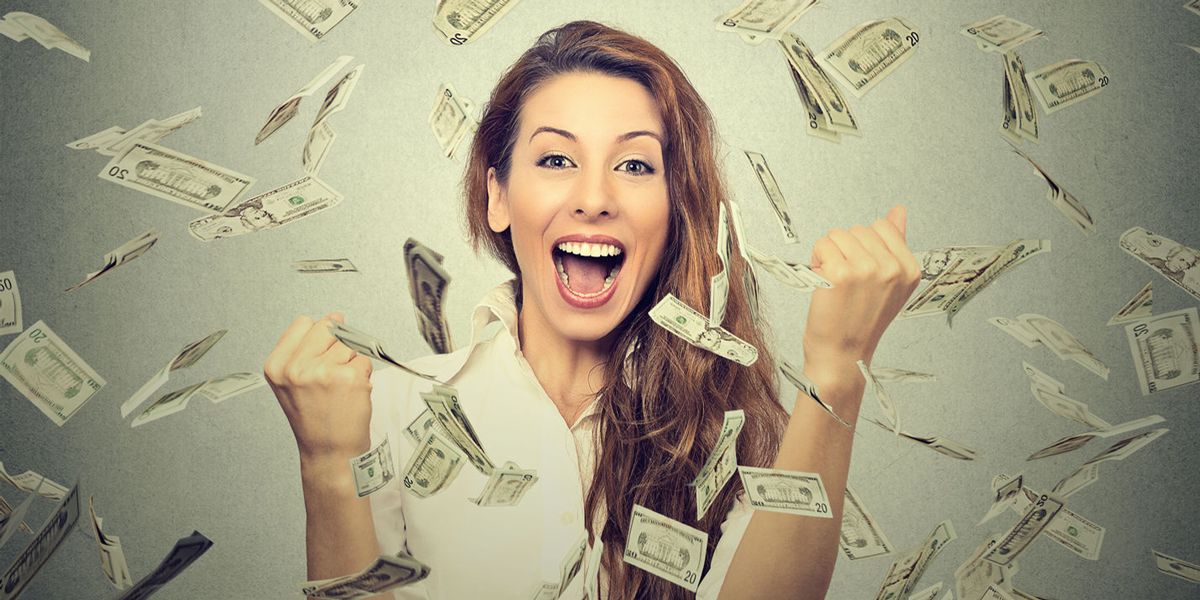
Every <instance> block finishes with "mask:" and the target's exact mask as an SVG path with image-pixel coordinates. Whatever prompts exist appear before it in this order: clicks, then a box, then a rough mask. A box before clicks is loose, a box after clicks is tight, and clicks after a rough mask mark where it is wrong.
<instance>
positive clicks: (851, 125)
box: [779, 32, 858, 142]
mask: <svg viewBox="0 0 1200 600" xmlns="http://www.w3.org/2000/svg"><path fill="white" fill-rule="evenodd" d="M779 45H780V47H782V48H783V54H784V56H786V57H787V59H788V66H789V67H791V74H792V83H794V84H795V86H796V93H797V94H798V95H799V96H800V101H801V102H802V103H803V104H804V110H805V112H806V113H807V116H808V129H807V130H806V131H808V134H809V135H812V136H815V137H819V138H821V139H825V140H829V141H833V142H836V141H839V140H840V139H841V134H843V133H850V134H855V135H857V134H858V122H857V121H855V120H854V115H853V114H851V113H850V106H849V105H848V104H847V103H846V99H845V98H844V97H843V96H842V91H841V90H840V89H839V88H838V87H837V85H835V84H834V83H833V81H832V80H831V79H829V75H828V74H827V73H826V72H825V69H824V68H822V67H821V63H819V62H817V59H816V57H814V56H813V52H812V50H811V49H810V48H809V47H808V45H807V44H805V43H804V41H803V40H801V39H800V38H799V37H797V36H796V35H795V34H793V33H791V32H786V33H784V35H783V39H781V40H779Z"/></svg>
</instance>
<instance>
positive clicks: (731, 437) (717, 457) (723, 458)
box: [688, 410, 746, 521]
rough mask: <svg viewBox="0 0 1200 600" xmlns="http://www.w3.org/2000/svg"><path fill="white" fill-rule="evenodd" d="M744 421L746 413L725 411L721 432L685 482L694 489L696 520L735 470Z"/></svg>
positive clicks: (702, 516)
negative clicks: (692, 475)
mask: <svg viewBox="0 0 1200 600" xmlns="http://www.w3.org/2000/svg"><path fill="white" fill-rule="evenodd" d="M745 424H746V413H744V412H743V411H741V410H727V411H725V415H724V417H723V418H722V422H721V434H720V436H719V437H718V438H717V443H716V444H715V445H714V446H713V449H712V452H710V453H709V455H708V459H706V460H705V461H704V465H703V466H701V467H700V471H699V472H698V473H697V474H696V477H695V478H694V479H692V481H691V483H689V484H688V485H689V486H690V487H692V488H694V489H695V491H696V520H697V521H700V520H701V519H703V518H704V514H705V513H707V512H708V508H709V507H710V506H712V503H713V501H714V500H716V498H717V494H719V493H720V492H721V490H722V489H724V487H725V484H726V483H727V482H728V481H729V479H730V478H731V477H733V472H734V471H736V470H737V440H738V436H739V435H740V434H741V432H742V426H743V425H745Z"/></svg>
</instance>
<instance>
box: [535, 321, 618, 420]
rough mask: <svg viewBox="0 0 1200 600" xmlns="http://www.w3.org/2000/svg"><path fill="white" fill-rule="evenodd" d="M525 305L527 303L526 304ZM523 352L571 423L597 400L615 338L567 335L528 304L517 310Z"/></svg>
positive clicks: (547, 392) (546, 389) (539, 380)
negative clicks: (581, 339) (579, 338)
mask: <svg viewBox="0 0 1200 600" xmlns="http://www.w3.org/2000/svg"><path fill="white" fill-rule="evenodd" d="M523 304H524V303H523ZM517 335H518V336H519V337H520V342H519V343H520V347H521V353H522V354H523V355H524V357H525V360H526V361H528V362H529V366H530V368H531V369H533V374H534V376H535V377H537V380H538V383H540V384H541V386H542V389H543V390H545V392H546V395H547V396H549V397H550V400H552V401H553V402H554V405H555V406H556V407H557V408H558V412H559V414H561V415H562V416H563V420H564V421H566V423H567V426H568V427H570V426H572V425H574V424H575V421H576V420H577V419H578V417H579V415H580V414H582V413H583V411H584V409H586V408H587V406H588V405H589V404H590V403H591V402H592V401H593V400H594V399H595V397H596V392H598V391H599V390H600V387H601V385H602V384H603V382H604V363H605V362H606V361H607V360H608V354H609V349H610V347H611V341H610V340H608V339H607V338H602V339H599V340H596V341H591V342H588V341H580V340H573V339H568V338H565V337H563V336H562V335H561V334H560V333H559V332H558V331H556V330H555V329H554V328H553V327H550V325H549V323H547V322H546V320H545V315H543V314H542V313H541V311H539V310H538V309H537V308H535V307H532V306H530V305H529V304H524V305H523V306H521V307H520V308H519V309H518V312H517Z"/></svg>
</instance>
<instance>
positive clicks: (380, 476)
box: [350, 437, 396, 498]
mask: <svg viewBox="0 0 1200 600" xmlns="http://www.w3.org/2000/svg"><path fill="white" fill-rule="evenodd" d="M350 472H351V473H353V474H354V490H355V492H357V493H358V497H359V498H362V497H363V496H369V495H371V494H373V493H375V492H376V491H378V490H380V489H382V488H383V486H385V485H387V484H388V482H390V481H391V480H392V479H393V478H394V477H395V476H396V469H395V467H393V466H392V444H391V440H390V439H389V438H387V437H384V438H383V441H382V442H379V445H377V446H375V447H374V448H371V449H370V450H367V451H366V452H365V453H363V454H360V455H358V456H356V457H354V458H352V459H350Z"/></svg>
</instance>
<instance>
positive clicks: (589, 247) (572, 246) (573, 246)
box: [558, 242, 621, 256]
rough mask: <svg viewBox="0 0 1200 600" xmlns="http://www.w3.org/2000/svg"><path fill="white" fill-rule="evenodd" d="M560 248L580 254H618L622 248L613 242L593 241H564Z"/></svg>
mask: <svg viewBox="0 0 1200 600" xmlns="http://www.w3.org/2000/svg"><path fill="white" fill-rule="evenodd" d="M558 249H559V250H562V251H563V252H570V253H571V254H578V255H580V256H616V255H618V254H620V253H621V249H620V248H618V247H616V246H614V245H612V244H593V243H591V242H562V243H560V244H559V245H558Z"/></svg>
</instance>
